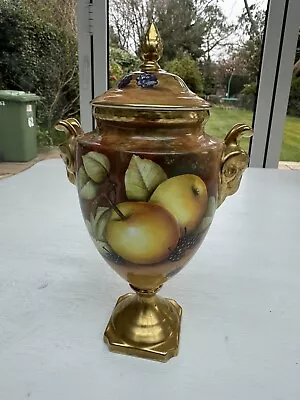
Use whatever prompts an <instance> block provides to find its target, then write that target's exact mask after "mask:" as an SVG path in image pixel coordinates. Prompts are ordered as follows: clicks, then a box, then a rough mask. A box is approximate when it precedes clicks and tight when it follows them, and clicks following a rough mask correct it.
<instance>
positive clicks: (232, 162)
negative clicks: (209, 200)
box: [218, 124, 252, 206]
mask: <svg viewBox="0 0 300 400" xmlns="http://www.w3.org/2000/svg"><path fill="white" fill-rule="evenodd" d="M244 135H245V136H247V137H250V136H252V129H251V128H250V127H249V126H248V125H245V124H236V125H234V127H233V128H232V129H231V130H230V131H229V132H228V133H227V135H226V137H225V139H224V150H223V154H222V157H221V165H220V177H219V192H218V206H220V205H221V204H222V203H223V201H224V200H225V199H226V197H227V196H231V195H232V194H234V193H235V192H236V191H237V190H238V188H239V186H240V182H241V179H242V175H243V173H244V171H245V169H246V168H247V167H248V163H249V156H248V154H247V153H246V151H245V150H243V149H242V148H241V147H240V145H239V140H240V138H241V137H242V136H244Z"/></svg>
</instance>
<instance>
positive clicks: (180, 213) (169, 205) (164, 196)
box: [149, 174, 207, 234]
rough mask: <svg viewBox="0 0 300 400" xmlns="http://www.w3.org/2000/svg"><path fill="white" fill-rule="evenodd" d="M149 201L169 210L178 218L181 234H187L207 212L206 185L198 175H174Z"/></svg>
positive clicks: (158, 188)
mask: <svg viewBox="0 0 300 400" xmlns="http://www.w3.org/2000/svg"><path fill="white" fill-rule="evenodd" d="M149 202H150V203H151V204H157V205H160V206H161V207H163V208H165V209H166V210H168V211H169V212H170V213H171V214H172V215H173V216H174V217H175V218H176V220H177V222H178V224H179V226H180V231H181V234H186V233H189V232H192V231H193V230H194V229H195V228H196V226H197V225H198V223H199V222H200V221H201V219H202V217H203V216H204V214H205V211H206V207H207V189H206V185H205V183H204V182H203V180H202V179H201V178H200V177H199V176H197V175H192V174H185V175H178V176H174V177H173V178H170V179H168V180H166V181H164V182H162V183H161V184H160V185H159V186H158V187H157V188H156V190H155V191H154V193H153V194H152V196H151V198H150V200H149Z"/></svg>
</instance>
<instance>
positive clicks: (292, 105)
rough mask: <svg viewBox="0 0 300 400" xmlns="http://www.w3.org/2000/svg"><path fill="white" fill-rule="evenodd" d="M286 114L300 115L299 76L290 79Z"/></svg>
mask: <svg viewBox="0 0 300 400" xmlns="http://www.w3.org/2000/svg"><path fill="white" fill-rule="evenodd" d="M288 114H289V115H294V116H295V117H300V77H299V78H297V77H293V80H292V85H291V91H290V98H289V105H288Z"/></svg>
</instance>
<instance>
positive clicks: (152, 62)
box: [141, 22, 163, 72]
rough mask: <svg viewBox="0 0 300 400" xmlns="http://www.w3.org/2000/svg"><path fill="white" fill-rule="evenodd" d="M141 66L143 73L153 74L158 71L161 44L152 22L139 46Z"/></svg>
mask: <svg viewBox="0 0 300 400" xmlns="http://www.w3.org/2000/svg"><path fill="white" fill-rule="evenodd" d="M141 53H142V56H141V58H142V60H143V64H142V65H141V70H142V71H144V72H154V71H158V70H159V69H160V66H159V65H158V63H157V61H158V60H159V59H160V58H161V56H162V53H163V43H162V40H161V37H160V34H159V32H158V30H157V28H156V26H155V25H154V23H153V22H152V23H151V25H150V27H149V29H148V31H147V33H146V35H145V39H144V41H143V42H142V45H141Z"/></svg>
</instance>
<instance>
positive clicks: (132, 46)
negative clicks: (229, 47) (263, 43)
mask: <svg viewBox="0 0 300 400" xmlns="http://www.w3.org/2000/svg"><path fill="white" fill-rule="evenodd" d="M110 4H111V9H110V24H111V26H112V28H113V29H112V32H113V34H114V35H115V36H116V37H117V38H118V39H117V42H118V44H119V46H120V48H123V49H126V50H132V51H135V52H136V53H137V52H138V48H139V44H140V42H141V40H142V38H143V36H144V34H145V29H147V27H148V25H149V22H150V21H152V20H153V21H154V22H155V23H156V24H157V27H158V29H159V31H160V34H161V37H162V39H163V42H164V58H163V61H162V63H164V62H165V61H168V60H171V59H173V58H175V57H177V56H179V57H180V56H182V54H183V53H184V52H188V53H189V54H190V55H191V56H192V57H193V58H194V59H195V60H197V61H200V62H204V61H205V60H210V54H211V51H212V50H213V49H216V48H217V47H218V46H223V45H224V40H225V39H226V38H227V37H228V36H229V35H230V33H231V32H232V29H233V27H232V26H231V25H229V24H228V23H227V20H226V18H225V16H224V14H223V13H222V10H221V8H220V6H219V2H218V0H198V1H197V0H142V1H141V0H111V2H110Z"/></svg>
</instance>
